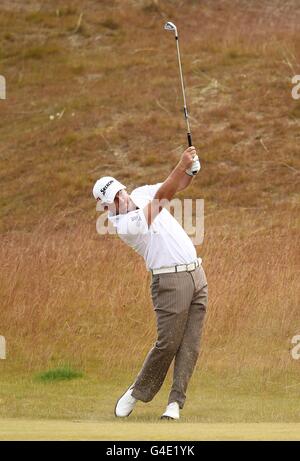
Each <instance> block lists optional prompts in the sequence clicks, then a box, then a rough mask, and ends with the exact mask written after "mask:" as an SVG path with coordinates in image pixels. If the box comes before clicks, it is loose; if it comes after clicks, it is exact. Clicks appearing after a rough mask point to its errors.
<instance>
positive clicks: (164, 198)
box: [143, 146, 196, 226]
mask: <svg viewBox="0 0 300 461" xmlns="http://www.w3.org/2000/svg"><path fill="white" fill-rule="evenodd" d="M195 155H196V149H195V147H193V146H192V147H189V148H188V149H186V150H185V151H184V153H183V154H182V157H181V159H180V161H179V163H178V164H177V166H176V167H175V168H174V170H173V171H172V172H171V173H170V175H169V176H168V177H167V179H166V180H165V181H164V182H163V183H162V185H161V186H160V188H159V189H158V191H157V192H156V194H155V196H154V198H153V200H152V201H151V202H150V203H149V204H148V205H147V206H146V207H145V208H144V210H143V211H144V214H145V217H146V220H147V223H148V226H150V225H151V223H152V222H153V221H154V219H155V218H156V216H157V215H158V214H159V212H160V211H161V210H162V209H163V207H164V206H165V205H167V204H168V203H169V202H170V201H171V200H172V198H173V197H174V195H175V194H176V192H178V191H180V190H183V189H185V187H187V186H188V184H190V182H191V180H192V176H189V175H188V174H187V173H186V170H187V169H188V168H190V167H191V165H192V163H193V157H194V156H195Z"/></svg>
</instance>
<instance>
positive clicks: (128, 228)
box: [117, 209, 149, 235]
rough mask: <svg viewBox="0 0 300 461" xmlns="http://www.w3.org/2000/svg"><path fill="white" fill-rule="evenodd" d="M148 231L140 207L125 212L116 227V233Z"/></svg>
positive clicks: (144, 232) (134, 233)
mask: <svg viewBox="0 0 300 461" xmlns="http://www.w3.org/2000/svg"><path fill="white" fill-rule="evenodd" d="M148 231H149V228H148V223H147V220H146V216H145V214H144V211H143V210H142V209H138V210H135V211H130V212H129V213H127V214H125V215H124V217H123V218H122V220H121V221H120V223H119V225H118V228H117V232H118V234H121V235H140V234H146V233H147V232H148Z"/></svg>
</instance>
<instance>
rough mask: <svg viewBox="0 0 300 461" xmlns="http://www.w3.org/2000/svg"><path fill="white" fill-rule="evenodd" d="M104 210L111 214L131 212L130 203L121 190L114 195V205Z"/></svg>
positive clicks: (126, 195)
mask: <svg viewBox="0 0 300 461" xmlns="http://www.w3.org/2000/svg"><path fill="white" fill-rule="evenodd" d="M105 208H106V209H108V210H109V211H111V212H112V213H113V214H126V213H128V211H131V208H132V201H131V199H130V197H129V195H128V194H127V192H126V190H124V189H122V190H120V191H119V192H118V193H117V194H116V196H115V199H114V203H111V204H109V205H107V206H105Z"/></svg>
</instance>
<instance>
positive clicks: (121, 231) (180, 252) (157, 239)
mask: <svg viewBox="0 0 300 461" xmlns="http://www.w3.org/2000/svg"><path fill="white" fill-rule="evenodd" d="M161 185H162V183H158V184H155V185H153V186H142V187H138V188H137V189H134V190H133V191H132V193H131V195H130V197H131V199H132V200H133V202H134V203H135V204H136V205H137V206H138V207H139V209H138V210H135V211H130V212H129V213H126V214H119V215H112V214H111V213H109V214H108V219H109V220H110V221H111V222H112V223H113V225H114V227H116V231H117V234H118V235H119V237H120V238H121V239H122V240H123V241H124V242H125V243H127V244H128V245H129V246H130V247H132V248H133V249H134V250H135V251H136V252H137V253H138V254H139V255H141V256H142V257H143V258H144V260H145V262H146V267H147V269H148V270H149V269H160V268H161V267H169V266H177V265H179V264H190V263H192V262H194V261H195V260H196V259H197V253H196V249H195V247H194V245H193V242H192V240H191V239H190V237H189V236H188V235H187V233H186V232H185V231H184V230H183V228H182V227H181V225H180V224H179V223H178V221H177V220H176V219H175V218H174V217H173V216H172V215H171V213H169V211H168V210H166V209H165V208H163V209H162V211H161V212H160V213H159V214H158V215H157V216H156V218H155V219H154V220H153V222H152V224H151V226H150V227H148V224H147V221H146V217H145V215H144V212H143V208H144V207H145V206H146V205H147V204H148V203H149V202H150V201H151V200H152V199H153V198H154V196H155V194H156V192H157V190H158V189H159V188H160V186H161Z"/></svg>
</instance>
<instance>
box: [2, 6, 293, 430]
mask: <svg viewBox="0 0 300 461" xmlns="http://www.w3.org/2000/svg"><path fill="white" fill-rule="evenodd" d="M166 20H172V21H174V22H175V23H176V24H177V26H178V28H179V33H180V37H181V51H182V59H183V68H184V73H185V80H186V86H187V97H188V105H189V109H190V114H191V125H192V132H193V140H194V144H195V145H196V147H197V149H198V153H199V155H200V157H201V161H202V171H201V174H200V175H199V176H198V177H197V178H196V179H195V181H194V182H193V184H192V186H191V187H190V188H189V190H188V191H186V192H184V193H182V194H181V197H182V198H183V197H193V198H204V199H205V239H204V243H203V245H202V246H201V247H199V248H198V253H199V255H201V256H203V259H204V266H205V270H206V272H207V275H208V279H209V286H210V305H209V312H208V316H207V321H206V326H205V334H204V337H203V343H202V344H203V349H202V355H201V360H200V362H199V365H198V368H197V371H196V373H195V376H194V383H195V386H196V383H197V382H198V381H197V380H198V379H202V378H200V371H202V373H203V376H204V378H203V379H204V382H205V383H206V381H205V380H206V379H207V380H208V381H207V382H208V384H207V385H206V384H205V385H206V387H207V389H209V386H210V384H209V383H212V382H215V383H216V386H218V385H219V386H220V388H221V387H222V382H224V379H225V381H226V379H227V380H229V381H228V382H229V383H230V385H229V388H230V389H231V390H232V392H234V389H236V388H239V389H240V391H241V393H242V395H245V396H246V395H248V397H249V395H251V392H252V391H253V389H254V387H255V385H256V386H257V387H256V390H255V392H258V394H259V396H260V397H262V398H264V397H263V396H266V395H273V396H274V393H275V394H276V392H279V395H280V396H281V397H283V398H284V397H287V394H288V392H289V390H291V392H292V391H293V392H294V391H295V390H297V386H298V389H299V363H298V362H297V361H295V360H292V358H291V354H290V349H291V338H292V337H293V336H294V335H295V334H300V316H299V294H300V293H299V286H300V284H299V258H298V257H297V255H298V252H299V250H298V248H299V243H300V241H299V240H300V239H299V203H300V202H299V168H300V165H299V163H300V160H299V153H300V152H299V151H300V148H299V141H300V134H299V133H300V131H299V128H300V100H298V101H296V100H293V99H292V97H291V89H292V83H291V79H292V77H293V75H295V74H300V34H299V23H300V6H299V5H298V2H297V1H296V0H295V1H285V2H281V1H267V0H265V1H251V2H250V1H243V0H240V1H236V0H234V1H232V0H231V1H229V0H223V1H221V0H216V1H214V2H212V1H208V0H207V1H200V0H199V1H195V0H187V1H180V0H178V1H177V0H172V1H171V0H165V1H160V0H144V1H143V0H141V1H137V0H136V1H135V0H131V1H129V0H128V1H127V0H125V1H117V0H115V1H113V0H110V1H105V0H104V1H98V2H96V1H92V0H86V1H77V0H75V1H72V2H71V1H64V2H61V1H57V0H52V1H44V2H40V1H38V0H35V1H33V0H32V1H28V2H26V4H25V3H24V2H19V1H13V2H12V1H4V2H2V5H1V11H0V74H2V75H4V76H5V77H6V80H7V99H6V100H5V101H3V100H1V101H0V139H1V145H0V159H1V199H0V216H1V241H0V252H1V261H2V271H1V280H0V299H1V317H0V334H1V335H4V336H5V337H6V340H7V345H8V357H7V360H6V361H1V363H0V367H1V373H2V375H1V376H2V380H3V382H4V381H5V380H7V385H9V386H10V385H11V382H12V381H14V380H15V381H16V382H18V380H19V379H20V371H21V372H22V374H25V376H27V373H29V376H31V375H32V373H35V372H38V371H43V370H46V369H48V368H51V367H54V366H56V365H57V364H61V363H71V364H72V365H74V366H76V367H77V368H78V369H80V370H83V372H84V373H85V374H86V375H88V376H89V375H90V376H97V379H99V378H100V381H101V382H105V380H107V379H111V380H112V381H114V382H116V380H117V382H118V383H119V385H120V389H123V386H124V384H125V385H126V384H127V381H129V380H130V379H131V378H132V376H133V374H134V373H135V372H136V371H137V369H138V368H139V366H140V364H141V361H142V360H143V358H144V356H145V354H146V352H147V350H148V349H149V347H150V346H151V344H152V342H153V341H154V340H155V325H154V316H153V312H152V306H151V301H150V296H149V281H150V276H149V274H148V273H147V272H146V271H145V270H144V265H143V261H141V259H140V258H139V257H138V256H137V255H135V254H133V252H131V251H130V249H127V248H126V247H124V246H123V244H122V243H121V242H120V241H118V240H117V239H116V238H115V237H113V236H110V237H108V236H106V237H103V236H99V235H97V233H96V229H95V223H96V218H97V216H98V213H97V212H96V210H95V203H94V201H93V199H92V197H91V189H92V186H93V183H94V181H95V180H96V179H97V178H98V177H100V176H102V175H106V174H112V175H114V176H116V177H118V179H120V180H121V181H123V182H124V183H125V184H127V185H128V189H129V190H131V189H132V188H133V187H135V186H138V185H142V184H145V183H155V182H157V181H161V180H163V179H164V178H165V177H166V175H167V174H168V172H169V171H170V170H171V169H172V167H173V166H174V165H175V164H176V162H177V160H178V158H179V155H180V153H181V152H182V151H183V149H184V148H185V143H186V141H185V126H184V121H183V116H182V112H181V106H182V101H181V94H180V87H179V82H178V69H177V62H176V49H175V46H174V39H173V38H172V36H171V34H168V33H167V32H165V31H164V30H163V24H164V22H165V21H166ZM205 376H208V377H210V376H213V378H205ZM249 376H252V377H253V380H251V379H250V380H249ZM26 379H27V378H26ZM28 379H31V378H28ZM93 379H94V378H93ZM218 379H219V380H220V381H219V382H218ZM218 383H219V384H218ZM249 383H250V384H249ZM254 383H256V384H254ZM16 386H17V391H16V392H17V394H18V395H21V396H22V395H23V394H22V392H21V390H20V389H19V388H18V386H19V384H18V383H17V384H16ZM25 387H26V386H25ZM204 387H205V386H204ZM26 389H27V388H26ZM105 389H106V388H105ZM93 392H94V391H93ZM105 392H107V389H106V391H105ZM208 392H209V391H208ZM230 392H231V391H230ZM281 392H283V394H284V395H283V396H282V395H281ZM24 393H25V394H26V398H25V403H24V405H23V404H22V405H21V406H20V407H19V406H18V405H17V404H16V401H15V400H12V401H11V400H10V399H9V397H8V396H7V395H6V394H5V393H4V397H3V400H4V402H5V404H4V407H3V411H2V413H1V414H2V415H3V416H7V415H9V414H11V415H14V416H17V415H22V416H24V415H25V416H26V415H28V414H29V415H30V416H34V414H35V413H34V411H35V410H34V408H35V406H33V407H30V405H28V406H27V407H26V401H28V400H26V399H27V398H28V399H30V397H29V395H28V396H27V390H24ZM25 394H24V395H25ZM24 395H23V397H24ZM281 397H280V398H281ZM45 398H46V397H45ZM295 398H296V396H295ZM6 399H7V400H6ZM276 399H277V397H276ZM276 399H275V400H274V402H275V401H277V400H276ZM62 400H63V399H62ZM45 402H46V401H45ZM293 402H294V401H293ZM0 403H1V401H0ZM215 403H216V402H215ZM274 404H275V403H274ZM68 405H69V403H66V406H64V404H63V403H62V401H60V406H61V408H62V413H61V414H60V417H64V416H67V415H68V414H69V413H68V412H69V411H71V410H70V409H69V406H68ZM217 405H218V407H219V406H222V403H220V402H219V401H218V403H217ZM249 405H250V406H251V403H249ZM230 406H231V404H230V405H229V404H228V409H229V407H230ZM29 407H30V410H29ZM212 407H213V403H212ZM288 407H289V409H288ZM38 408H39V410H38V411H37V413H36V414H38V415H40V416H44V413H43V410H42V409H41V408H40V407H39V406H38ZM55 408H56V407H55ZM284 408H286V412H287V415H288V414H289V415H290V416H287V420H288V419H289V420H295V419H296V418H297V414H296V413H295V411H294V410H293V408H295V405H294V403H293V405H290V404H288V405H287V406H286V407H284ZM0 411H1V406H0ZM228 411H229V410H228ZM284 411H285V410H284V409H282V410H281V412H280V419H281V420H282V421H284ZM53 412H54V410H53ZM53 412H52V413H51V410H49V414H50V416H52V417H53V415H54V413H55V412H54V413H53ZM75 413H76V412H75ZM47 414H48V413H47ZM240 414H241V415H244V416H242V418H243V417H245V419H247V420H249V421H250V420H253V418H252V419H251V416H249V413H247V412H245V413H243V412H241V413H240ZM266 414H267V415H268V416H267V419H268V420H270V419H272V417H273V416H272V410H271V409H270V411H269V410H268V412H267V413H266ZM80 415H81V406H80V405H79V409H78V412H77V413H76V416H80ZM222 415H223V413H222V412H221V414H220V413H219V414H217V413H216V414H215V415H214V417H213V418H215V420H220V418H221V419H222ZM262 415H263V412H262V414H261V419H264V417H265V414H264V415H263V416H262ZM85 416H86V417H88V416H89V415H85ZM298 416H299V415H298ZM224 417H225V416H224ZM237 417H238V415H237ZM274 417H275V416H274ZM218 418H219V419H218ZM225 419H226V417H225Z"/></svg>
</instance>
